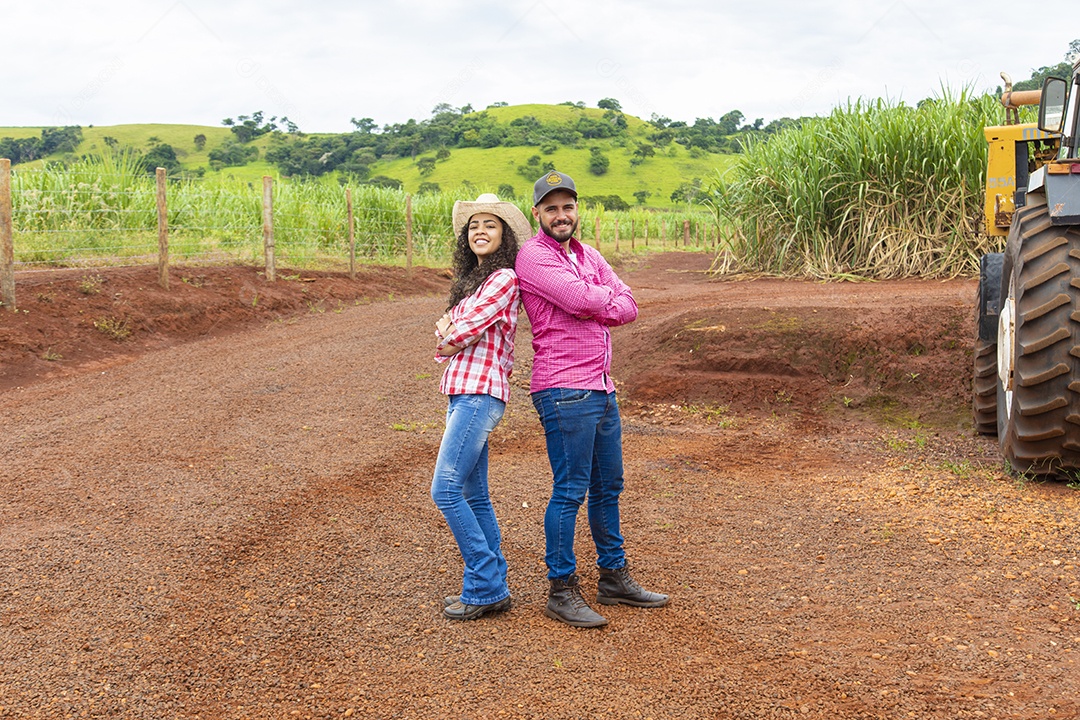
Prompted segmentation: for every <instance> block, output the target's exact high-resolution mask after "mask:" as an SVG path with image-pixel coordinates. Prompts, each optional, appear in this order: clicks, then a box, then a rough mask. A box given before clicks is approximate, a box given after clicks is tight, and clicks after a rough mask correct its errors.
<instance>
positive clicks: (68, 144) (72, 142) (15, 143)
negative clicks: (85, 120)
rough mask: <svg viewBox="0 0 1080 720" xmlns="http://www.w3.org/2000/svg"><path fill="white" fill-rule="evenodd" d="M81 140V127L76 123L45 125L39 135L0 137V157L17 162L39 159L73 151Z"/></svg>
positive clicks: (12, 162) (13, 162)
mask: <svg viewBox="0 0 1080 720" xmlns="http://www.w3.org/2000/svg"><path fill="white" fill-rule="evenodd" d="M80 142H82V128H80V127H78V126H77V125H70V126H67V127H47V128H42V129H41V136H40V137H28V138H11V137H5V138H0V157H5V158H7V159H8V160H10V161H11V164H12V165H17V164H18V163H24V162H30V161H32V160H40V159H41V158H43V157H47V156H49V155H52V154H53V153H69V152H75V148H77V147H78V146H79V143H80Z"/></svg>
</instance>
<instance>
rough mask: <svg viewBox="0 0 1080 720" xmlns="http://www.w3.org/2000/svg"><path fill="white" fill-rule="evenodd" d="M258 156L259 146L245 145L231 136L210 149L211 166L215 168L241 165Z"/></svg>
mask: <svg viewBox="0 0 1080 720" xmlns="http://www.w3.org/2000/svg"><path fill="white" fill-rule="evenodd" d="M258 156H259V148H257V147H254V146H252V145H244V144H242V143H239V142H237V141H236V140H233V139H231V138H230V139H228V140H226V141H225V142H223V143H222V144H221V145H220V146H219V147H216V148H214V149H213V150H211V151H210V154H209V159H210V167H212V168H213V169H214V170H220V169H221V168H223V167H239V166H241V165H247V164H248V162H250V161H251V160H254V159H255V158H257V157H258Z"/></svg>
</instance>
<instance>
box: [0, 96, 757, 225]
mask: <svg viewBox="0 0 1080 720" xmlns="http://www.w3.org/2000/svg"><path fill="white" fill-rule="evenodd" d="M483 112H486V113H488V114H489V115H490V116H491V117H493V118H495V119H496V120H497V121H498V122H500V123H510V122H512V121H513V120H516V119H518V118H523V117H527V116H532V117H535V118H537V119H538V120H541V121H542V122H573V121H575V120H576V119H577V118H578V117H582V116H584V117H588V118H593V119H596V118H601V117H603V115H604V111H603V110H599V109H595V108H581V107H576V106H570V105H517V106H505V107H494V108H488V109H487V110H485V111H483ZM626 125H627V127H626V132H625V134H624V135H622V136H620V137H614V138H605V139H596V140H587V141H585V142H583V143H581V145H580V146H579V147H558V148H557V149H555V150H554V152H548V154H544V153H542V152H541V150H540V149H539V148H538V147H530V146H518V147H504V146H498V147H493V148H474V147H470V148H455V149H451V151H450V156H449V157H448V158H445V159H443V160H440V161H438V162H436V163H435V166H434V170H432V171H431V172H430V174H428V175H422V174H421V172H420V168H419V167H418V165H417V162H416V161H418V160H421V159H423V158H425V157H428V158H434V157H435V155H434V153H432V152H428V153H423V154H421V155H419V156H417V158H416V160H413V159H412V158H409V157H399V158H393V159H388V160H378V161H376V162H375V163H373V164H372V165H371V166H370V173H371V176H372V177H374V176H378V175H382V176H385V177H389V178H392V179H394V180H398V181H400V182H401V183H402V185H403V187H404V189H405V190H406V191H407V192H412V193H416V192H418V191H419V190H420V188H421V185H422V184H423V183H434V184H436V185H438V187H439V189H440V190H442V191H453V190H456V189H458V188H459V187H460V186H461V185H462V184H463V183H465V182H466V181H467V182H468V183H471V184H472V185H475V186H476V187H479V188H482V189H490V190H495V189H497V188H498V187H499V186H502V185H509V186H511V187H513V189H514V193H515V195H516V196H518V197H528V196H529V194H530V193H531V191H532V184H533V182H534V181H535V179H536V178H537V177H539V176H540V175H541V174H542V172H543V171H542V170H539V171H537V169H536V165H535V164H534V165H533V166H532V167H533V170H531V171H529V172H528V173H527V176H526V174H523V173H520V172H519V171H518V168H519V167H521V166H525V165H526V164H527V163H528V160H529V159H530V158H531V157H533V156H539V157H540V163H541V164H544V163H548V162H551V163H554V165H555V167H556V168H558V169H559V170H561V171H563V172H566V173H568V174H570V175H572V176H573V177H574V179H575V180H576V181H577V182H578V187H579V192H580V193H581V194H582V195H589V196H596V195H618V196H619V197H621V198H622V199H623V200H624V201H626V202H627V203H629V204H630V205H635V204H636V202H637V201H636V200H635V196H634V193H635V192H639V191H644V192H647V193H648V197H647V200H646V203H645V204H646V205H647V206H650V207H657V208H666V207H673V206H674V205H676V203H674V202H673V201H672V200H671V194H672V192H674V191H675V190H676V189H677V188H679V186H680V185H683V184H684V183H689V182H692V181H694V180H695V179H698V178H700V179H705V178H708V177H711V176H712V175H713V173H714V172H715V171H716V170H718V169H720V170H722V169H724V168H726V167H728V166H729V165H730V164H731V163H732V162H734V159H735V157H736V156H733V155H721V154H713V153H706V152H702V151H701V150H697V151H695V152H694V153H693V155H692V154H691V152H690V151H689V150H687V148H685V147H683V146H682V145H679V144H678V143H674V142H672V143H669V144H668V145H666V146H663V147H661V146H657V147H656V154H655V155H653V156H651V157H648V158H646V159H645V160H644V162H641V163H640V164H637V165H632V164H631V159H632V158H633V150H634V147H635V141H637V140H640V141H644V140H645V136H646V135H647V134H648V132H649V128H650V127H651V126H650V125H648V124H647V123H645V122H644V121H642V120H640V119H639V118H636V117H632V116H626ZM40 132H41V128H25V127H18V128H16V127H12V128H4V127H0V138H4V137H12V138H27V137H34V136H37V135H39V134H40ZM82 134H83V140H82V142H81V143H80V144H79V146H78V147H77V148H76V151H75V153H74V154H75V155H84V154H93V153H100V152H103V151H105V150H107V149H108V148H109V147H110V146H114V147H128V148H134V149H137V150H140V151H144V152H145V151H147V150H149V149H150V148H152V147H153V146H155V145H158V144H162V143H165V144H168V145H170V146H171V147H172V148H173V149H174V151H175V152H176V156H177V159H178V160H179V162H180V164H181V167H182V168H183V169H184V170H189V171H194V170H198V169H200V168H201V169H204V171H205V173H206V177H214V176H232V177H235V178H238V179H241V180H247V181H251V182H255V181H258V180H259V179H260V178H261V177H262V176H263V175H270V176H272V177H275V178H276V177H279V172H278V170H277V169H276V168H275V167H274V166H273V165H271V164H269V163H267V162H265V161H264V159H263V158H265V155H266V150H267V148H268V147H269V146H270V144H271V142H272V137H271V136H270V135H263V136H260V137H258V138H256V139H255V140H253V141H252V142H251V143H250V144H251V145H254V146H255V147H257V148H259V156H258V158H257V159H256V160H255V161H253V162H250V163H248V164H247V165H243V166H238V167H226V168H223V169H221V170H213V169H211V168H210V159H209V153H210V152H211V151H212V150H214V149H215V148H218V147H221V146H222V144H224V143H225V142H227V141H230V140H233V139H234V135H233V133H232V132H231V131H230V129H229V128H227V127H207V126H201V125H169V124H141V125H134V124H133V125H112V126H88V127H84V128H82ZM197 135H203V136H205V137H206V143H205V145H204V146H203V147H202V149H199V148H198V147H197V146H196V142H195V138H196V136H197ZM591 148H598V149H599V150H600V152H601V153H603V155H604V156H606V157H607V158H608V160H609V163H610V164H609V166H608V170H607V172H606V173H604V174H602V175H594V174H592V173H591V172H590V171H589V164H590V151H591ZM545 149H546V150H549V151H550V150H551V148H545ZM62 159H63V157H61V156H50V157H46V158H44V159H43V160H37V161H34V162H29V163H23V164H21V165H18V166H17V167H18V168H27V169H30V168H34V167H40V166H41V165H42V164H43V163H46V162H53V161H59V160H62Z"/></svg>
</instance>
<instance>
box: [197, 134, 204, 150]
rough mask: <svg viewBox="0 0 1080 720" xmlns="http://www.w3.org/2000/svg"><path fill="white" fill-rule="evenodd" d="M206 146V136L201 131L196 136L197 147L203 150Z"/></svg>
mask: <svg viewBox="0 0 1080 720" xmlns="http://www.w3.org/2000/svg"><path fill="white" fill-rule="evenodd" d="M204 147H206V136H205V135H203V134H202V133H199V134H198V135H196V136H195V149H196V150H199V151H202V149H203V148H204Z"/></svg>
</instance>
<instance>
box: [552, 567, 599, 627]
mask: <svg viewBox="0 0 1080 720" xmlns="http://www.w3.org/2000/svg"><path fill="white" fill-rule="evenodd" d="M544 614H545V615H547V616H548V617H549V618H552V619H554V620H558V621H559V622H564V623H566V624H567V625H572V626H573V627H580V628H592V627H600V626H601V625H607V620H606V619H604V617H603V616H602V615H600V614H598V613H596V612H594V611H593V609H592V608H591V607H589V605H588V604H587V603H586V602H585V598H583V597H582V596H581V585H580V584H579V583H578V576H577V575H571V576H570V577H569V578H567V579H566V580H559V579H558V578H553V579H552V580H551V589H550V590H549V591H548V601H547V607H546V608H544Z"/></svg>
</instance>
